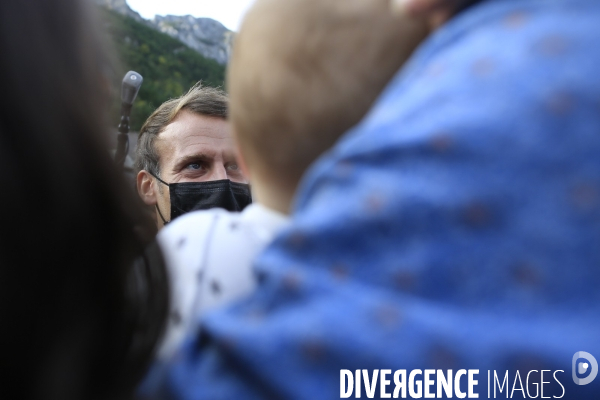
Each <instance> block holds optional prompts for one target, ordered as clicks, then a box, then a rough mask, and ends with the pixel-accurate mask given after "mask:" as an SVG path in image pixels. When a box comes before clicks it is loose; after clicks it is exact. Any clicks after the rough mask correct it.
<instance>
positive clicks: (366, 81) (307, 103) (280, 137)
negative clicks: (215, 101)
mask: <svg viewBox="0 0 600 400" xmlns="http://www.w3.org/2000/svg"><path fill="white" fill-rule="evenodd" d="M417 24H418V25H417ZM425 36H426V27H425V26H424V25H423V24H421V23H416V22H412V21H408V20H405V19H404V17H401V16H399V15H394V14H393V13H392V12H391V11H390V4H389V0H258V1H257V2H256V3H255V5H254V6H253V8H252V9H251V10H250V11H249V12H248V14H247V15H246V18H245V20H244V22H243V23H242V27H241V29H240V32H239V33H238V35H237V36H236V39H235V44H234V48H233V54H232V58H231V61H230V65H229V70H228V76H227V82H228V92H229V95H230V99H231V103H230V120H231V122H232V124H233V131H234V134H235V136H236V138H237V140H238V142H239V143H240V146H241V151H242V153H243V155H244V157H245V159H246V160H247V162H248V163H249V164H251V165H252V166H253V167H254V168H257V167H259V168H260V169H261V170H263V171H267V173H270V174H275V176H272V178H273V179H275V181H276V182H279V183H283V184H285V182H288V183H287V184H288V185H289V184H290V183H293V185H295V184H296V183H297V182H298V180H299V179H300V177H301V176H302V174H303V173H304V171H305V170H306V168H308V166H309V165H310V164H311V163H312V162H313V161H314V160H315V159H316V158H317V157H318V156H319V155H320V154H321V153H323V152H325V151H326V150H327V149H329V148H330V147H331V146H332V145H333V144H334V143H335V142H336V141H337V139H338V138H339V137H340V136H341V135H342V134H343V133H344V132H346V131H347V130H348V129H349V128H351V127H352V126H354V125H355V124H356V123H358V122H359V121H360V120H361V119H362V118H363V117H364V115H365V114H366V112H367V111H368V109H369V108H370V107H371V105H372V103H373V102H374V100H375V99H376V98H377V97H378V95H379V94H380V92H381V91H382V90H383V88H384V87H385V85H386V84H387V82H388V81H389V80H390V79H391V77H392V76H393V75H394V74H395V72H396V71H397V70H398V69H399V68H400V67H401V66H402V64H403V63H404V62H405V61H406V60H407V58H408V57H409V56H410V54H411V53H412V51H413V50H414V48H415V47H416V46H417V44H418V43H419V42H420V41H421V40H422V39H423V38H424V37H425Z"/></svg>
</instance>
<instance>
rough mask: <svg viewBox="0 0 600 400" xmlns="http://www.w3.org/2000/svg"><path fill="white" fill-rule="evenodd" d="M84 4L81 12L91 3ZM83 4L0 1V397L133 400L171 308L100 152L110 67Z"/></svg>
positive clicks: (129, 206)
mask: <svg viewBox="0 0 600 400" xmlns="http://www.w3.org/2000/svg"><path fill="white" fill-rule="evenodd" d="M88 3H89V4H88ZM93 11H94V10H93V9H92V6H91V2H90V1H88V0H82V1H78V0H27V1H21V0H5V1H2V2H0V87H2V91H1V93H0V94H1V100H0V101H1V104H2V105H1V107H0V171H1V174H0V190H1V195H0V211H1V213H2V214H1V220H2V223H1V226H2V240H0V260H1V261H0V264H1V266H0V296H1V297H0V321H2V327H3V338H4V340H3V349H2V356H1V357H0V360H1V361H0V365H1V366H2V368H1V370H2V371H3V373H2V379H1V381H2V384H1V388H2V389H1V390H2V392H3V393H5V394H8V393H11V394H12V396H13V397H17V398H22V399H41V398H44V399H56V400H69V399H101V398H111V399H118V398H127V397H129V396H131V394H132V392H133V390H134V387H135V385H136V384H137V382H138V380H139V379H140V378H141V376H142V375H143V374H144V372H145V368H146V366H147V365H148V363H149V361H150V360H151V357H152V353H153V347H154V346H155V345H156V342H157V340H158V337H159V335H160V333H161V331H162V329H163V323H164V320H165V316H166V312H167V295H168V293H167V281H166V277H165V270H164V266H163V264H162V262H161V257H160V254H159V252H158V250H157V249H156V248H155V249H154V250H150V252H152V253H153V254H149V255H148V253H147V255H148V256H149V257H152V259H153V260H154V261H153V262H151V263H140V264H137V267H136V268H135V269H134V267H133V264H132V262H133V260H134V258H135V257H136V256H137V255H139V254H140V253H141V252H142V250H143V249H144V248H145V247H146V245H147V243H148V241H149V239H150V238H149V236H147V235H144V234H143V232H144V228H143V227H148V229H151V227H152V222H151V221H145V220H144V219H143V217H142V214H141V211H140V210H141V207H139V206H138V204H137V201H139V200H138V198H137V196H136V195H135V194H134V193H133V191H131V190H127V189H128V188H127V187H126V185H125V183H124V182H123V179H122V176H120V174H119V173H118V172H117V171H116V170H115V168H114V166H113V165H112V160H111V159H110V158H109V153H108V144H107V142H108V133H107V130H106V124H105V121H106V118H105V116H104V111H105V110H106V106H107V100H108V88H107V83H106V82H107V79H105V78H104V75H103V73H104V72H105V69H106V68H107V67H108V64H107V62H106V60H107V58H106V52H105V51H104V50H103V49H105V46H104V45H103V43H102V41H101V40H100V35H99V31H98V30H97V29H98V25H97V24H96V21H95V18H94V15H93Z"/></svg>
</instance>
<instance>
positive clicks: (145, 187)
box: [136, 170, 157, 206]
mask: <svg viewBox="0 0 600 400" xmlns="http://www.w3.org/2000/svg"><path fill="white" fill-rule="evenodd" d="M136 186H137V191H138V194H139V195H140V197H141V199H142V201H143V202H144V203H146V204H147V205H149V206H153V205H155V204H156V202H157V198H156V185H155V183H154V179H153V177H152V175H150V173H148V171H145V170H141V171H140V172H138V174H137V179H136Z"/></svg>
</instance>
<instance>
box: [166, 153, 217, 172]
mask: <svg viewBox="0 0 600 400" xmlns="http://www.w3.org/2000/svg"><path fill="white" fill-rule="evenodd" d="M212 159H213V157H211V156H210V155H208V154H206V153H196V154H190V155H187V156H183V157H181V158H180V159H179V160H178V161H177V163H175V169H177V170H178V169H181V168H183V167H185V166H186V165H188V164H190V163H193V162H210V161H211V160H212Z"/></svg>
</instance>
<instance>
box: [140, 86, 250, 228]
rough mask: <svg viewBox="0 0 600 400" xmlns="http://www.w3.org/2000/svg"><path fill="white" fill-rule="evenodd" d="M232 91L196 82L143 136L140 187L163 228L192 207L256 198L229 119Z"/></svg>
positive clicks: (238, 205) (235, 204)
mask: <svg viewBox="0 0 600 400" xmlns="http://www.w3.org/2000/svg"><path fill="white" fill-rule="evenodd" d="M227 107H228V99H227V95H226V94H225V93H224V92H223V91H221V90H219V89H215V88H210V87H202V86H201V85H200V84H197V85H195V86H193V87H192V88H191V89H190V90H189V92H188V93H186V94H184V95H183V96H181V97H179V98H176V99H171V100H169V101H166V102H165V103H163V104H162V105H161V106H160V107H159V108H158V109H156V111H154V112H153V113H152V115H151V116H150V117H149V118H148V119H147V120H146V122H145V123H144V125H143V126H142V129H141V130H140V134H139V137H138V146H137V150H136V161H135V168H136V170H137V190H138V193H139V195H140V197H141V198H142V200H143V201H144V203H145V204H147V205H149V206H153V207H154V209H155V213H156V222H157V225H158V227H159V228H161V227H162V226H164V224H165V223H167V222H169V221H171V220H173V219H174V218H177V217H178V216H180V215H181V214H183V213H186V212H188V211H191V210H201V209H207V208H212V207H221V208H225V209H228V210H230V211H239V210H241V209H243V208H244V207H245V206H246V205H247V204H248V203H249V202H250V201H251V198H250V190H249V187H248V185H246V177H245V176H244V175H243V173H242V171H241V169H240V168H239V166H238V162H237V159H236V152H235V145H234V142H233V138H232V137H231V133H230V129H229V123H228V122H227Z"/></svg>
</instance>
